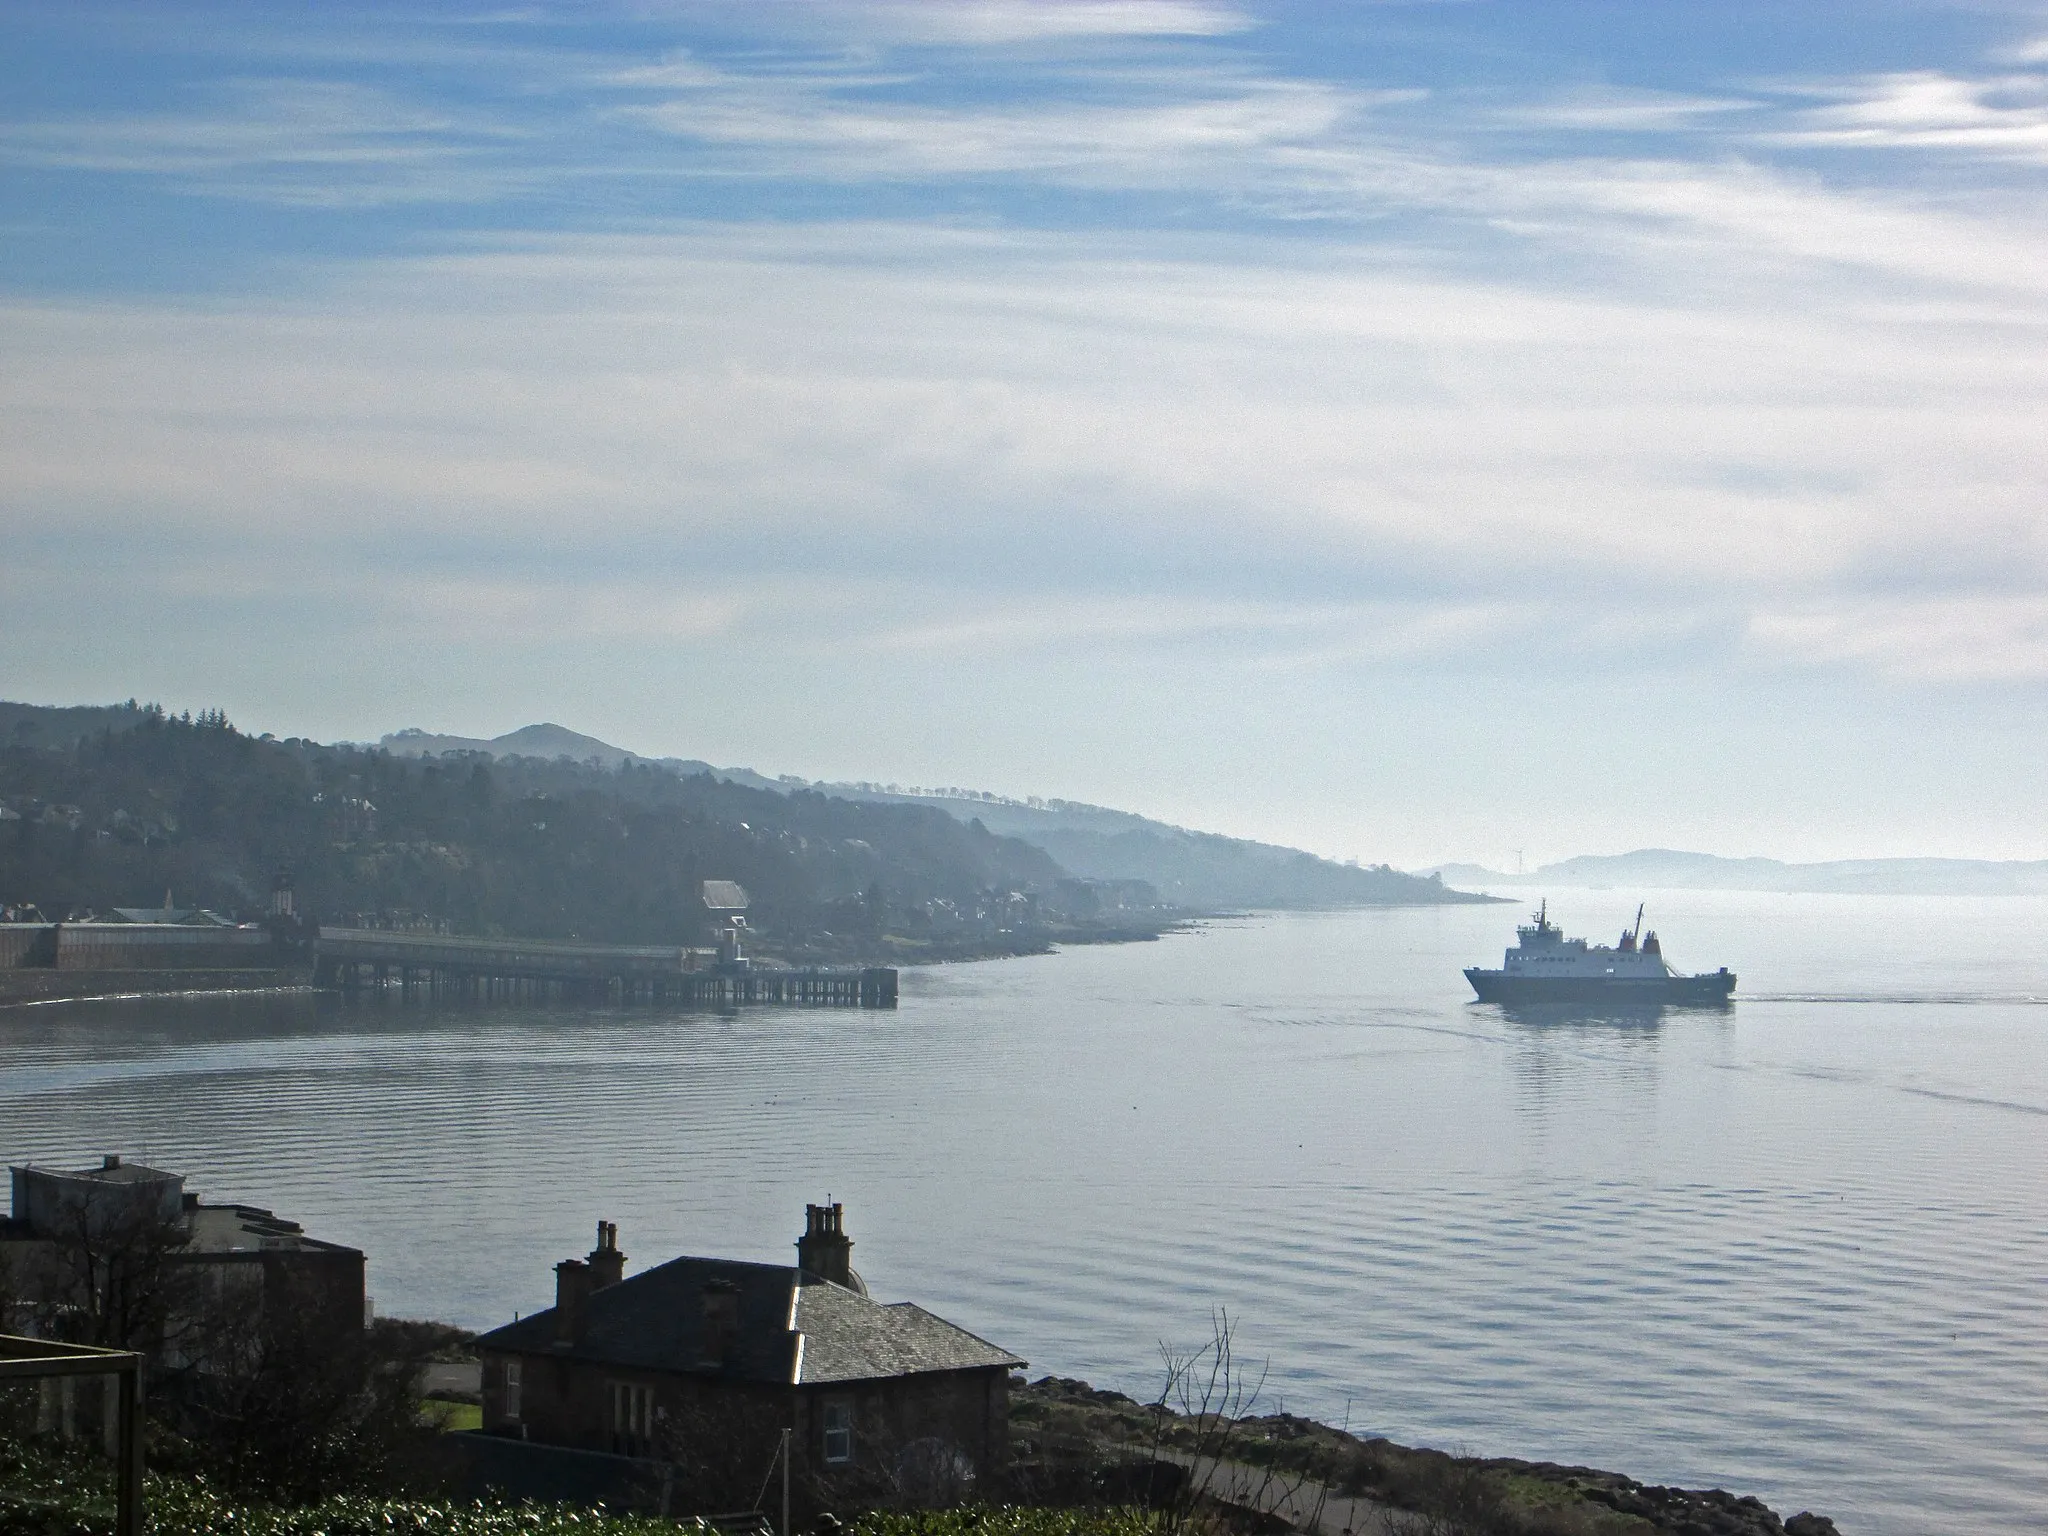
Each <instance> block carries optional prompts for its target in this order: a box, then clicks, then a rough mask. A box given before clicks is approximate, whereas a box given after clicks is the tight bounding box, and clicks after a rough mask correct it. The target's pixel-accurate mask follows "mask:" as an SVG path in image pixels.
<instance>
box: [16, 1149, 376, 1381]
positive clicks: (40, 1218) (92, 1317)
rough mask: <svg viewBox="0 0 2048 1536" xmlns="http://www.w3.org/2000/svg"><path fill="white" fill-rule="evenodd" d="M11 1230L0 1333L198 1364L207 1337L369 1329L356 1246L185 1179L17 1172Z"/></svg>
mask: <svg viewBox="0 0 2048 1536" xmlns="http://www.w3.org/2000/svg"><path fill="white" fill-rule="evenodd" d="M10 1172H11V1175H12V1185H13V1208H12V1214H11V1216H10V1217H9V1218H8V1219H7V1220H5V1221H0V1265H4V1267H5V1270H6V1273H7V1276H8V1280H9V1291H10V1294H9V1296H8V1298H7V1310H8V1311H9V1312H10V1313H11V1314H12V1315H10V1316H8V1317H6V1318H5V1319H4V1320H0V1322H4V1326H0V1331H7V1332H15V1333H22V1332H29V1333H35V1334H38V1335H41V1336H44V1337H51V1338H65V1339H70V1340H72V1341H73V1342H79V1343H92V1344H109V1345H114V1346H116V1347H120V1348H126V1349H142V1350H147V1351H149V1352H150V1353H152V1354H153V1355H155V1356H157V1357H158V1362H159V1363H160V1364H170V1365H178V1364H184V1363H192V1362H194V1361H196V1360H197V1358H198V1355H199V1352H200V1351H201V1350H202V1348H203V1347H204V1344H205V1342H206V1341H205V1339H203V1338H202V1335H211V1334H214V1333H219V1332H223V1331H235V1330H243V1331H246V1329H247V1328H248V1327H249V1326H251V1325H258V1324H261V1325H269V1326H288V1327H289V1328H290V1329H291V1330H293V1332H294V1333H295V1334H296V1335H298V1336H300V1337H303V1338H308V1339H311V1340H315V1341H317V1340H319V1339H323V1338H328V1339H335V1338H343V1337H346V1336H347V1335H349V1334H351V1333H355V1334H360V1333H361V1331H362V1328H363V1326H364V1322H365V1313H366V1308H367V1302H366V1299H365V1295H364V1288H363V1255H362V1252H361V1251H360V1250H359V1249H355V1248H348V1247H344V1246H343V1245H341V1244H339V1243H331V1242H325V1241H323V1240H321V1239H319V1238H315V1237H309V1236H307V1235H306V1232H305V1229H304V1228H303V1227H301V1226H300V1225H299V1224H298V1223H297V1222H295V1221H287V1220H285V1219H283V1218H281V1217H279V1216H276V1215H274V1214H272V1213H271V1212H270V1211H267V1210H263V1209H261V1208H260V1207H257V1206H253V1205H240V1204H209V1203H207V1202H205V1201H202V1200H201V1199H200V1198H199V1196H198V1195H197V1194H196V1193H194V1192H192V1191H190V1190H187V1189H186V1188H185V1180H184V1176H183V1175H182V1174H176V1173H167V1172H165V1171H164V1170H162V1169H159V1168H150V1167H146V1166H144V1165H143V1164H140V1163H131V1162H125V1161H123V1160H122V1159H121V1158H120V1157H119V1156H117V1155H113V1154H109V1155H108V1156H107V1157H105V1158H103V1159H102V1160H101V1162H100V1165H99V1166H98V1167H96V1168H86V1169H79V1170H59V1169H53V1168H41V1167H37V1166H35V1165H33V1164H30V1165H24V1166H17V1167H14V1168H12V1169H11V1170H10Z"/></svg>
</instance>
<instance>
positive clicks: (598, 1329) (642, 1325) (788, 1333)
mask: <svg viewBox="0 0 2048 1536" xmlns="http://www.w3.org/2000/svg"><path fill="white" fill-rule="evenodd" d="M710 1285H718V1286H722V1287H730V1288H731V1289H732V1290H733V1292H734V1293H735V1294H736V1296H737V1299H738V1310H739V1326H738V1331H737V1333H736V1334H735V1336H734V1343H733V1347H732V1348H731V1349H730V1350H728V1351H727V1356H726V1359H725V1360H724V1361H723V1362H722V1363H713V1362H712V1361H710V1360H709V1359H707V1351H706V1346H705V1338H704V1290H705V1287H706V1286H710ZM583 1306H584V1312H583V1319H584V1321H583V1337H582V1339H581V1341H580V1342H579V1343H577V1344H576V1345H575V1346H573V1347H562V1346H558V1345H557V1343H556V1340H555V1309H554V1308H552V1307H550V1308H548V1309H547V1310H546V1311H545V1312H536V1313H534V1314H533V1315H532V1316H531V1317H524V1318H521V1319H520V1320H519V1321H518V1322H516V1323H510V1324H507V1325H506V1326H505V1327H503V1328H498V1329H495V1330H493V1331H492V1332H490V1333H487V1334H485V1335H484V1336H483V1337H482V1338H481V1339H479V1340H477V1343H478V1346H479V1347H481V1348H483V1349H493V1350H504V1351H508V1352H511V1353H517V1354H533V1355H552V1356H555V1357H556V1358H558V1359H569V1360H587V1361H595V1362H602V1363H609V1364H613V1365H623V1366H631V1367H636V1368H638V1369H641V1370H652V1371H687V1372H691V1373H702V1374H705V1375H712V1376H717V1377H719V1378H720V1379H723V1380H737V1381H751V1382H761V1383H773V1384H775V1385H778V1386H792V1385H795V1386H808V1385H811V1384H813V1383H825V1382H851V1381H874V1380H877V1379H882V1378H887V1377H893V1376H912V1375H917V1374H919V1373H921V1372H925V1371H960V1370H975V1369H984V1368H989V1367H1000V1368H1003V1369H1014V1368H1019V1367H1021V1366H1023V1364H1024V1363H1025V1362H1024V1361H1022V1360H1020V1359H1018V1358H1017V1356H1015V1355H1013V1354H1011V1353H1010V1352H1009V1351H1007V1350H1003V1349H998V1348H997V1347H996V1346H995V1345H993V1344H991V1343H989V1342H988V1341H987V1340H986V1339H982V1338H977V1337H976V1336H975V1335H974V1334H971V1333H969V1332H968V1331H967V1330H966V1329H964V1328H956V1327H954V1326H953V1324H951V1323H949V1322H947V1321H946V1320H945V1319H944V1318H940V1317H934V1316H933V1315H932V1314H931V1313H929V1312H927V1311H925V1310H924V1308H922V1307H918V1306H913V1305H912V1304H910V1303H909V1302H898V1303H896V1304H894V1305H890V1306H884V1305H883V1304H882V1303H880V1302H877V1301H872V1300H870V1299H869V1298H868V1297H866V1296H863V1295H860V1294H859V1293H858V1292H856V1291H850V1290H848V1289H846V1288H845V1287H844V1286H839V1285H834V1284H833V1283H832V1282H831V1281H829V1280H825V1279H822V1278H821V1277H819V1276H817V1275H814V1274H811V1273H810V1272H809V1271H807V1270H801V1269H796V1268H792V1267H790V1266H788V1265H781V1264H746V1263H741V1262H739V1261H737V1260H732V1259H700V1258H681V1259H671V1260H670V1261H669V1262H668V1263H666V1264H662V1265H658V1266H657V1267H655V1268H653V1269H647V1270H642V1271H641V1272H640V1273H639V1274H637V1275H633V1276H631V1277H629V1278H627V1279H625V1280H621V1281H620V1282H618V1284H616V1285H608V1286H606V1287H604V1288H603V1289H602V1290H599V1291H596V1292H593V1293H592V1294H591V1296H590V1297H589V1298H588V1299H587V1300H586V1301H585V1302H584V1304H583Z"/></svg>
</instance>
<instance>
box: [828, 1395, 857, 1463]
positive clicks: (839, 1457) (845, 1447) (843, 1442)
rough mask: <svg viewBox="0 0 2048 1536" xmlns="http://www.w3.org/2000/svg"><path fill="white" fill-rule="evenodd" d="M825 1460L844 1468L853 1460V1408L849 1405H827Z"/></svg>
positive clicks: (841, 1403)
mask: <svg viewBox="0 0 2048 1536" xmlns="http://www.w3.org/2000/svg"><path fill="white" fill-rule="evenodd" d="M825 1460H826V1462H827V1463H829V1464H831V1465H833V1466H843V1465H845V1464H846V1463H847V1462H849V1461H851V1460H853V1408H852V1406H851V1405H850V1404H847V1403H843V1402H840V1403H827V1404H826V1405H825Z"/></svg>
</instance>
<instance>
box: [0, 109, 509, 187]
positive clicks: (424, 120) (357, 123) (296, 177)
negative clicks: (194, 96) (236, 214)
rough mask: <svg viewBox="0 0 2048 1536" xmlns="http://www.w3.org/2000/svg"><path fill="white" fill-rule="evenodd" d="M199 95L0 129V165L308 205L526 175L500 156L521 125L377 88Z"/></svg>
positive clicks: (502, 183)
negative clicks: (152, 180) (163, 182)
mask: <svg viewBox="0 0 2048 1536" xmlns="http://www.w3.org/2000/svg"><path fill="white" fill-rule="evenodd" d="M207 97H208V99H207V101H206V102H204V103H203V104H195V105H194V106H193V107H191V108H188V109H185V110H176V111H172V110H165V111H158V112H149V113H111V114H104V115H99V116H77V117H71V118H63V119H45V120H40V121H17V122H14V123H8V124H4V125H0V161H7V162H12V163H13V164H16V165H29V166H37V167H42V168H47V169H62V170H71V171H89V172H115V173H121V174H143V175H152V176H160V177H163V178H165V179H167V180H169V181H170V182H172V183H173V184H176V185H180V186H183V187H185V188H187V189H189V190H195V191H202V192H207V193H210V194H214V195H222V196H232V197H242V198H248V199H252V200H257V201H264V202H276V203H284V204H291V205H298V206H307V207H362V206H373V205H377V204H382V203H394V202H424V201H433V202H445V201H472V200H478V199H484V198H490V197H494V196H500V195H502V194H503V193H504V192H505V191H507V190H508V189H509V188H511V187H513V186H516V185H519V184H522V183H523V182H525V181H526V180H528V179H529V177H528V176H527V175H526V174H525V173H522V172H520V171H519V170H517V169H516V168H514V167H513V166H511V165H510V164H508V163H506V161H505V160H504V159H503V158H502V154H501V152H502V151H503V150H504V148H505V147H506V145H507V144H508V143H509V142H511V141H514V140H517V139H519V138H522V137H523V135H522V134H520V133H519V132H518V131H516V130H514V129H511V128H509V127H508V126H506V125H504V124H502V123H498V122H493V121H490V120H487V119H485V118H483V117H481V116H480V115H479V114H476V113H473V112H463V113H455V112H451V111H449V110H446V109H444V108H439V107H423V106H417V105H413V104H411V103H408V102H405V101H403V100H401V99H400V98H398V97H396V96H394V95H393V94H391V93H390V92H387V91H384V90H380V89H377V88H375V87H371V86H366V85H361V84H357V83H352V82H347V81H331V80H301V79H244V80H230V81H224V82H220V83H219V84H217V85H215V86H213V87H212V88H210V89H209V91H208V92H207ZM485 150H490V151H494V152H500V153H493V154H490V155H486V154H484V153H483V151H485Z"/></svg>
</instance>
